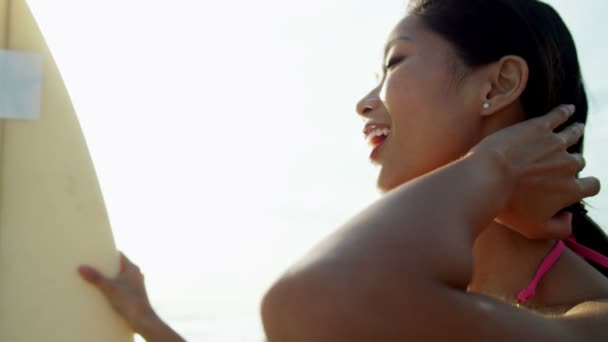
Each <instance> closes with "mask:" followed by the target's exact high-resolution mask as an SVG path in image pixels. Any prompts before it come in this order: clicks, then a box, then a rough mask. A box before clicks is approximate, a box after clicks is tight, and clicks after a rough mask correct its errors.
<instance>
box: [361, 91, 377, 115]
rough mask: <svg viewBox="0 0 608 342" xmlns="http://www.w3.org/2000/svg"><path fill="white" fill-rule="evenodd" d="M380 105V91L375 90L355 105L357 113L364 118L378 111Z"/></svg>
mask: <svg viewBox="0 0 608 342" xmlns="http://www.w3.org/2000/svg"><path fill="white" fill-rule="evenodd" d="M381 105H382V101H381V100H380V90H379V89H378V88H375V89H373V90H372V91H370V92H369V93H368V94H367V95H365V96H364V97H363V98H362V99H361V100H360V101H359V103H357V113H358V114H359V115H361V116H362V117H364V118H366V117H368V114H369V113H370V112H372V111H374V110H376V109H378V108H379V107H380V106H381Z"/></svg>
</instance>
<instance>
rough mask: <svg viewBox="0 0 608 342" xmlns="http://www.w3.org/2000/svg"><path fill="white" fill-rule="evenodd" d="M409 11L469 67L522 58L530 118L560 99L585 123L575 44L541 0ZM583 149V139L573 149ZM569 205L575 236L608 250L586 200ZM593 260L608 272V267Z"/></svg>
mask: <svg viewBox="0 0 608 342" xmlns="http://www.w3.org/2000/svg"><path fill="white" fill-rule="evenodd" d="M409 13H410V14H412V15H414V16H416V17H418V18H420V19H421V22H422V24H423V25H425V27H427V28H428V29H430V30H431V31H433V32H435V33H437V34H439V35H440V36H442V37H443V38H444V39H446V40H447V41H448V42H450V43H451V45H452V46H453V48H454V50H455V52H456V54H457V56H458V57H459V59H460V60H461V62H462V63H463V64H464V66H465V67H469V68H471V67H476V66H482V65H486V64H489V63H492V62H496V61H498V60H500V59H501V58H502V57H504V56H507V55H516V56H519V57H521V58H523V59H524V60H525V61H526V63H527V64H528V69H529V78H528V84H527V86H526V89H525V90H524V92H523V93H522V95H521V102H522V106H523V109H524V113H525V116H526V118H532V117H535V116H539V115H543V114H544V113H547V112H549V111H550V110H551V109H553V108H554V107H556V106H558V105H560V104H574V105H575V106H576V113H575V114H574V115H573V116H572V118H571V119H570V120H569V122H567V123H566V124H565V125H569V124H571V123H573V122H583V123H584V122H586V120H587V111H588V109H589V107H588V103H587V94H586V92H585V86H584V84H583V77H582V75H581V69H580V65H579V61H578V56H577V51H576V46H575V44H574V40H573V39H572V35H571V34H570V31H569V30H568V28H567V27H566V24H565V23H564V21H563V20H562V18H561V17H560V15H559V14H558V13H557V12H556V11H555V10H554V9H553V8H552V7H551V6H549V5H547V4H545V3H543V2H541V1H537V0H412V1H411V2H410V6H409ZM565 125H564V126H565ZM558 129H560V128H558ZM582 150H583V141H582V140H581V141H580V142H579V143H577V144H576V145H574V146H572V147H571V148H570V149H569V152H571V153H582ZM568 210H569V211H572V212H573V214H574V219H573V227H574V236H575V238H576V240H577V241H578V242H579V243H581V244H583V245H585V246H587V247H589V248H593V249H594V250H596V251H598V252H601V253H602V254H604V255H608V237H607V236H606V234H605V233H604V232H603V231H602V229H601V228H600V227H599V226H598V225H597V224H596V223H595V222H594V221H593V220H592V219H591V218H589V216H587V211H586V210H585V207H584V205H583V203H577V204H575V205H573V206H571V207H569V208H568ZM590 263H591V264H592V265H593V266H594V267H595V268H596V269H598V270H599V271H600V272H602V273H603V274H604V275H605V276H607V277H608V269H606V268H603V267H601V266H600V265H597V264H595V263H593V262H590Z"/></svg>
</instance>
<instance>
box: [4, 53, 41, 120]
mask: <svg viewBox="0 0 608 342" xmlns="http://www.w3.org/2000/svg"><path fill="white" fill-rule="evenodd" d="M42 68H43V65H42V56H41V55H40V54H37V53H31V52H21V51H13V50H5V49H0V119H17V120H38V119H40V98H41V93H42Z"/></svg>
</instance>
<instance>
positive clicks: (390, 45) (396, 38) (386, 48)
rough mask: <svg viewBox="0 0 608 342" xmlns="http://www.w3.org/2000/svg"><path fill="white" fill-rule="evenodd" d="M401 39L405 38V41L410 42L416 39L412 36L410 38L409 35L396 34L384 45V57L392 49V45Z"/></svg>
mask: <svg viewBox="0 0 608 342" xmlns="http://www.w3.org/2000/svg"><path fill="white" fill-rule="evenodd" d="M401 40H405V41H409V42H411V41H414V40H413V39H412V38H410V37H408V36H396V37H395V38H392V39H391V40H390V41H388V43H386V45H385V46H384V57H386V55H387V54H388V50H390V49H391V47H392V46H393V44H395V43H396V42H398V41H401Z"/></svg>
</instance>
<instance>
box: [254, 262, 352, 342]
mask: <svg viewBox="0 0 608 342" xmlns="http://www.w3.org/2000/svg"><path fill="white" fill-rule="evenodd" d="M324 285H326V284H323V283H322V282H320V281H318V280H315V279H314V277H309V276H303V275H301V274H297V275H290V276H286V277H283V278H281V279H279V280H278V281H277V282H275V283H274V285H273V286H272V287H271V288H270V289H269V290H268V291H267V292H266V293H265V295H264V296H263V299H262V302H261V308H260V309H261V318H262V324H263V327H264V331H265V333H266V338H267V341H269V342H300V341H302V342H310V341H315V342H341V341H349V342H352V341H354V339H352V338H351V337H352V336H347V335H348V334H345V332H347V331H348V329H344V327H345V325H344V320H343V317H341V315H339V314H338V311H339V310H337V309H336V308H337V306H335V305H334V304H335V303H332V301H330V300H329V298H330V297H331V291H329V290H328V287H327V286H324Z"/></svg>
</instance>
